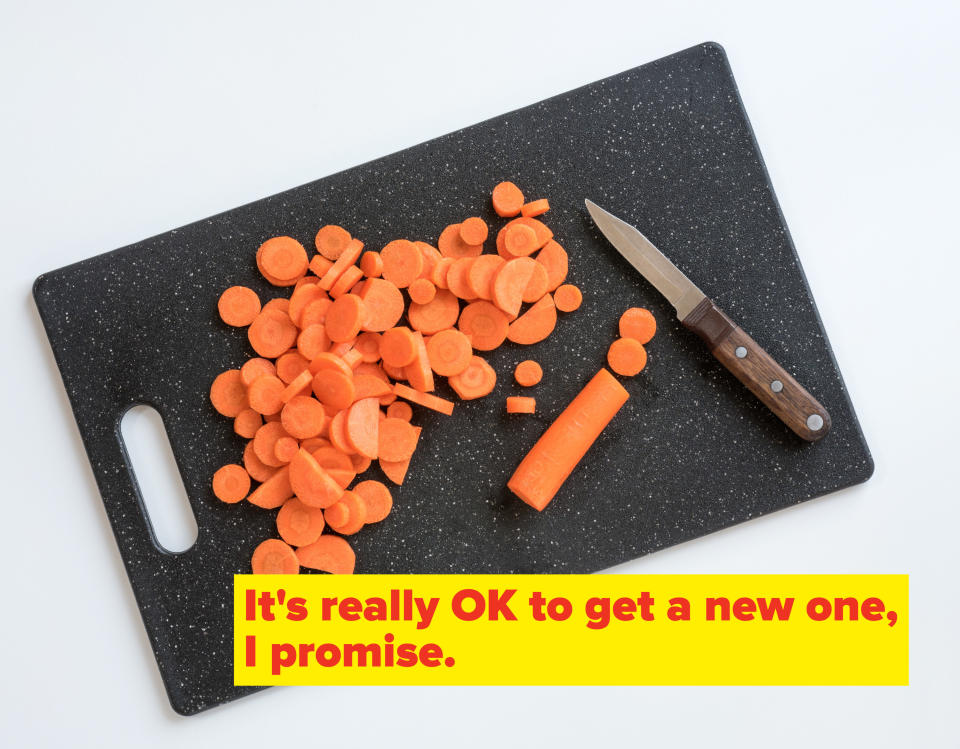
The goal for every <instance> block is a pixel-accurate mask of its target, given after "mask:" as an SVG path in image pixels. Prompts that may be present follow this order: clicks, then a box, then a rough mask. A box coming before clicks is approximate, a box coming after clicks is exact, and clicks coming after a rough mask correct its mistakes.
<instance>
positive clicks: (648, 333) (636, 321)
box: [620, 307, 657, 343]
mask: <svg viewBox="0 0 960 749" xmlns="http://www.w3.org/2000/svg"><path fill="white" fill-rule="evenodd" d="M656 332H657V321H656V319H655V318H654V317H653V313H652V312H650V310H648V309H643V308H642V307H631V308H630V309H628V310H627V311H626V312H624V313H623V314H622V315H620V336H621V337H622V338H633V339H635V340H637V341H640V343H649V342H650V339H651V338H653V336H654V335H655V334H656Z"/></svg>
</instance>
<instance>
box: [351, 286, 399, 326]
mask: <svg viewBox="0 0 960 749" xmlns="http://www.w3.org/2000/svg"><path fill="white" fill-rule="evenodd" d="M360 298H361V299H363V303H364V304H365V305H366V309H367V318H366V321H365V322H364V324H363V329H364V330H369V331H373V332H375V333H382V332H383V331H384V330H386V329H387V328H392V327H393V326H394V325H396V324H397V322H398V321H399V320H400V318H401V317H402V316H403V307H404V302H403V294H401V293H400V289H398V288H397V287H396V285H394V284H392V283H390V282H389V281H387V280H386V279H383V278H371V279H368V280H367V283H366V284H365V285H364V287H363V291H361V292H360Z"/></svg>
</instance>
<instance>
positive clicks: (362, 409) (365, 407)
mask: <svg viewBox="0 0 960 749" xmlns="http://www.w3.org/2000/svg"><path fill="white" fill-rule="evenodd" d="M379 425H380V401H379V400H377V399H376V398H362V399H360V400H358V401H356V402H355V403H354V404H353V405H352V406H350V410H349V411H347V418H346V423H345V424H344V430H345V434H346V437H347V442H349V443H350V446H351V447H352V448H353V449H354V450H355V451H356V452H358V453H359V454H360V455H363V456H364V457H366V458H370V459H374V458H376V457H377V446H378V441H377V439H378V433H379Z"/></svg>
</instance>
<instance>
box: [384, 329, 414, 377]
mask: <svg viewBox="0 0 960 749" xmlns="http://www.w3.org/2000/svg"><path fill="white" fill-rule="evenodd" d="M416 355H417V341H416V338H414V335H413V331H412V330H410V328H406V327H398V328H390V330H385V331H384V332H383V335H382V336H380V356H381V358H382V359H383V362H384V364H388V365H390V366H391V367H405V366H407V365H408V364H410V363H411V362H412V361H413V360H414V358H415V357H416Z"/></svg>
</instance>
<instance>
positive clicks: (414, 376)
mask: <svg viewBox="0 0 960 749" xmlns="http://www.w3.org/2000/svg"><path fill="white" fill-rule="evenodd" d="M413 338H414V342H415V348H416V355H415V356H414V357H413V361H412V362H410V363H409V364H408V365H407V366H405V367H404V368H403V371H404V372H405V373H406V375H407V380H408V381H409V383H410V386H411V387H412V388H414V389H415V390H419V391H420V392H422V393H429V392H431V391H432V390H433V370H432V369H431V368H430V357H429V356H427V345H426V343H425V342H424V340H423V334H422V333H421V332H420V331H419V330H418V331H416V332H415V333H414V334H413ZM387 460H390V458H387Z"/></svg>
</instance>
